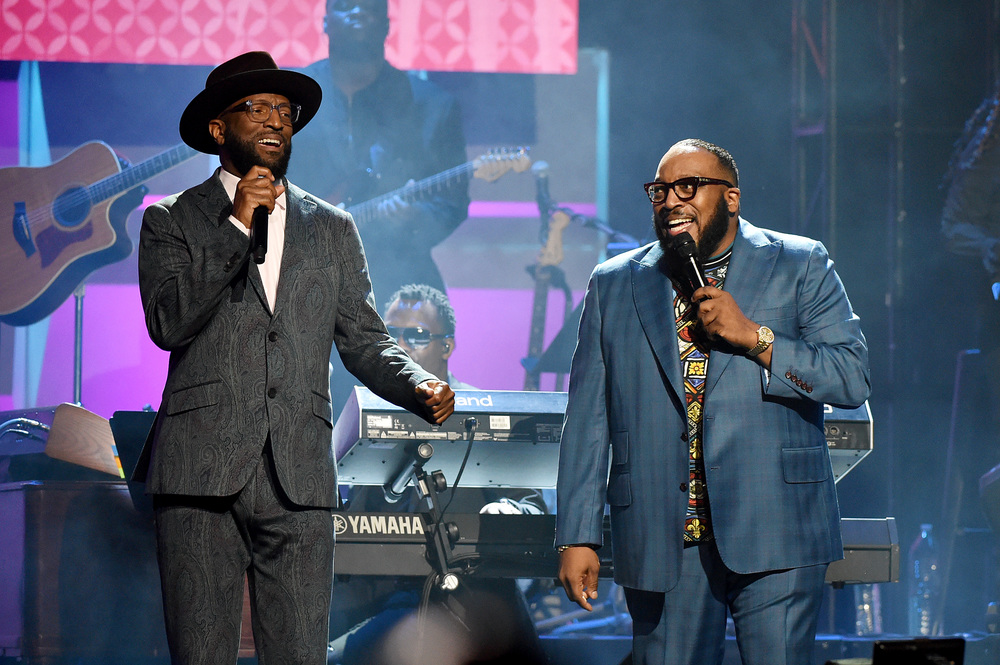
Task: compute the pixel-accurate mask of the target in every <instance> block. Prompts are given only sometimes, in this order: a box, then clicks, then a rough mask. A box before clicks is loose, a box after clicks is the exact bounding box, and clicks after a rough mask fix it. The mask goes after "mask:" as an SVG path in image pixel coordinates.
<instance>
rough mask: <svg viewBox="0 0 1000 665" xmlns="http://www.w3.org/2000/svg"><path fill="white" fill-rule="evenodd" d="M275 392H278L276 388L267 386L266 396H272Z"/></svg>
mask: <svg viewBox="0 0 1000 665" xmlns="http://www.w3.org/2000/svg"><path fill="white" fill-rule="evenodd" d="M277 394H278V389H277V388H268V389H267V396H268V397H274V396H275V395H277Z"/></svg>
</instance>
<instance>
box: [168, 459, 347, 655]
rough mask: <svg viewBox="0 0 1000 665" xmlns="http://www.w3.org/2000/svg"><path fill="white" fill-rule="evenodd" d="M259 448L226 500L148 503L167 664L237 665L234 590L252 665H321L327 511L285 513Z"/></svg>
mask: <svg viewBox="0 0 1000 665" xmlns="http://www.w3.org/2000/svg"><path fill="white" fill-rule="evenodd" d="M270 451H271V448H270V445H268V446H266V447H265V449H264V453H263V454H262V456H261V459H260V462H259V464H258V466H257V469H256V471H255V472H254V474H253V476H252V477H251V479H250V481H249V482H248V483H247V484H246V485H245V486H244V487H243V489H242V490H240V491H239V492H238V493H237V494H236V495H234V496H228V497H192V496H176V495H162V494H161V495H156V497H155V498H154V505H155V514H156V535H157V558H158V561H159V566H160V581H161V585H162V587H163V591H164V593H163V611H164V618H165V622H166V628H167V643H168V645H169V647H170V655H171V660H172V662H173V663H175V664H181V665H220V664H225V663H236V660H237V654H238V651H239V642H240V620H241V610H242V602H243V580H244V576H246V578H247V580H248V581H249V586H250V604H251V616H252V619H253V635H254V642H255V644H256V647H257V656H258V659H259V663H260V665H284V664H286V663H287V664H296V665H306V664H308V665H322V664H325V663H326V644H327V635H328V621H329V611H330V589H331V587H332V582H333V541H334V539H333V521H332V517H331V512H330V509H329V508H303V507H299V506H296V505H294V504H292V503H291V502H290V501H289V500H288V498H287V496H285V493H284V492H283V491H282V490H281V488H280V487H279V486H278V483H277V479H276V476H275V472H274V462H273V460H272V459H271V454H270Z"/></svg>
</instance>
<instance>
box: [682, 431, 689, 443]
mask: <svg viewBox="0 0 1000 665" xmlns="http://www.w3.org/2000/svg"><path fill="white" fill-rule="evenodd" d="M687 440H688V433H687V432H684V433H683V434H681V441H687Z"/></svg>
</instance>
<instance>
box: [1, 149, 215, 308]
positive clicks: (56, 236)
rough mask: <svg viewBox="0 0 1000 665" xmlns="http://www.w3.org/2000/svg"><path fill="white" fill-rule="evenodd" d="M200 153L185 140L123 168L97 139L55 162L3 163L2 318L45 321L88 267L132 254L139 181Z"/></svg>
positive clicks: (88, 271) (103, 264) (142, 193)
mask: <svg viewBox="0 0 1000 665" xmlns="http://www.w3.org/2000/svg"><path fill="white" fill-rule="evenodd" d="M197 154H198V152H197V151H195V150H194V149H193V148H189V147H188V146H186V145H184V144H180V145H177V146H175V147H173V148H170V149H169V150H166V151H164V152H162V153H160V154H158V155H154V156H153V157H150V158H149V159H147V160H145V161H143V162H140V163H139V164H136V165H134V166H128V167H125V168H122V164H121V161H120V160H119V158H118V156H117V155H116V154H115V152H114V151H113V150H112V149H111V147H110V146H108V145H107V144H106V143H103V142H100V141H93V142H90V143H85V144H83V145H82V146H80V147H78V148H76V149H75V150H73V151H72V152H71V153H69V154H68V155H66V156H65V157H63V158H62V159H60V160H59V161H57V162H56V163H54V164H51V165H49V166H42V167H31V166H13V167H8V168H3V169H0V265H2V266H3V272H2V275H0V321H2V322H4V323H6V324H8V325H12V326H25V325H29V324H31V323H35V322H37V321H40V320H41V319H43V318H45V317H46V316H48V315H49V314H51V313H52V312H54V311H55V310H56V308H58V307H59V305H61V304H62V303H63V301H65V300H66V298H68V297H69V295H70V294H71V293H72V292H73V289H75V288H76V287H77V286H78V285H79V284H80V283H81V282H82V281H83V280H84V279H85V278H86V277H87V275H89V274H90V273H92V272H93V271H94V270H97V269H98V268H100V267H102V266H105V265H108V264H111V263H115V262H116V261H121V260H122V259H124V258H126V257H127V256H128V255H129V254H131V253H132V240H131V239H130V238H129V237H128V235H127V233H126V229H125V222H126V219H127V218H128V215H129V213H130V212H131V211H132V210H134V209H135V208H136V207H137V206H138V205H139V204H140V203H142V197H143V195H144V194H145V188H143V187H139V185H140V184H142V183H143V182H145V181H147V180H149V179H150V178H152V177H153V176H156V175H158V174H160V173H162V172H164V171H166V170H167V169H170V168H173V167H174V166H177V165H178V164H180V163H181V162H183V161H186V160H188V159H190V158H192V157H194V156H195V155H197Z"/></svg>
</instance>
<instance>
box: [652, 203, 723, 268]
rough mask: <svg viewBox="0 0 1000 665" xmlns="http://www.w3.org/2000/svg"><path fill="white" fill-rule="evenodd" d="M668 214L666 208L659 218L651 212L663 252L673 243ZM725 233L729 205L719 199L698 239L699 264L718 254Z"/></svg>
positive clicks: (670, 247)
mask: <svg viewBox="0 0 1000 665" xmlns="http://www.w3.org/2000/svg"><path fill="white" fill-rule="evenodd" d="M668 214H669V211H668V210H667V209H666V207H663V208H660V215H659V217H657V214H656V211H653V230H654V231H655V232H656V239H657V240H659V241H660V247H662V248H663V249H664V250H670V249H672V247H673V243H674V238H673V236H671V235H670V230H669V228H670V224H669V222H668V221H667V215H668ZM727 231H729V204H728V203H727V202H726V199H724V198H720V199H719V203H718V205H716V206H715V211H714V212H713V213H712V216H711V217H710V218H709V219H708V224H706V225H705V227H704V229H702V235H701V238H699V239H698V259H699V260H700V261H701V262H703V263H704V262H705V261H707V260H708V259H710V258H712V257H713V256H715V255H716V254H717V253H718V252H719V249H720V247H719V244H720V243H721V242H722V239H723V238H725V237H726V232H727Z"/></svg>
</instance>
